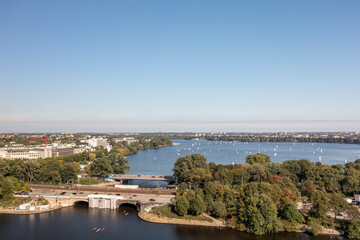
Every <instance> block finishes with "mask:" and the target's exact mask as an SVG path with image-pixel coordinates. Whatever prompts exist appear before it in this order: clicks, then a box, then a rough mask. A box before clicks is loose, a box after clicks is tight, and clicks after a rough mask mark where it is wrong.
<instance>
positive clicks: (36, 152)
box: [0, 146, 52, 159]
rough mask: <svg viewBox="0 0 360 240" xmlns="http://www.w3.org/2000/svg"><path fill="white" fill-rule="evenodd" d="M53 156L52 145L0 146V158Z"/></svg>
mask: <svg viewBox="0 0 360 240" xmlns="http://www.w3.org/2000/svg"><path fill="white" fill-rule="evenodd" d="M48 157H52V148H51V147H24V146H23V147H5V148H0V158H6V159H40V158H48Z"/></svg>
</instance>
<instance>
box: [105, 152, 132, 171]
mask: <svg viewBox="0 0 360 240" xmlns="http://www.w3.org/2000/svg"><path fill="white" fill-rule="evenodd" d="M107 157H108V158H109V159H110V161H111V167H112V168H113V173H117V174H124V173H127V172H128V171H129V169H130V166H129V165H128V163H129V162H128V160H127V159H126V158H124V157H123V156H122V155H121V154H119V153H109V155H108V156H107Z"/></svg>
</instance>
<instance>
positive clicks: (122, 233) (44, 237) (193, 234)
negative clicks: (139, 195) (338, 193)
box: [0, 206, 342, 240]
mask: <svg viewBox="0 0 360 240" xmlns="http://www.w3.org/2000/svg"><path fill="white" fill-rule="evenodd" d="M124 210H126V211H127V212H129V215H127V216H125V215H124V213H123V211H124ZM93 227H102V228H105V231H104V232H102V233H96V232H93V231H91V229H92V228H93ZM0 239H1V240H13V239H14V240H17V239H28V240H32V239H34V240H35V239H36V240H69V239H89V240H92V239H107V240H110V239H119V240H120V239H127V240H131V239H136V240H139V239H144V240H176V239H179V240H180V239H181V240H185V239H186V240H192V239H194V240H195V239H196V240H199V239H201V240H202V239H204V240H205V239H209V240H220V239H227V240H235V239H242V240H251V239H254V240H257V239H259V240H260V239H261V240H285V239H291V240H329V239H342V238H340V237H329V236H321V237H312V236H310V235H307V234H296V233H278V234H269V235H263V236H254V235H250V234H246V233H241V232H237V231H235V230H231V229H217V228H211V227H195V226H180V225H168V224H155V223H148V222H145V221H142V220H141V219H140V218H138V216H137V210H136V209H135V208H132V207H129V206H125V207H120V209H118V210H100V209H88V208H87V206H76V207H69V208H63V209H60V210H56V211H53V212H49V213H42V214H36V215H1V214H0Z"/></svg>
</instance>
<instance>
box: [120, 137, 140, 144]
mask: <svg viewBox="0 0 360 240" xmlns="http://www.w3.org/2000/svg"><path fill="white" fill-rule="evenodd" d="M124 141H125V142H127V144H130V143H133V142H137V141H138V140H136V139H135V138H133V137H124V138H120V139H116V140H115V142H116V143H118V142H124Z"/></svg>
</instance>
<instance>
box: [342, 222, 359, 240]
mask: <svg viewBox="0 0 360 240" xmlns="http://www.w3.org/2000/svg"><path fill="white" fill-rule="evenodd" d="M343 234H344V235H345V236H346V237H348V238H356V239H360V221H350V222H348V223H347V224H345V227H344V233H343Z"/></svg>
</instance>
